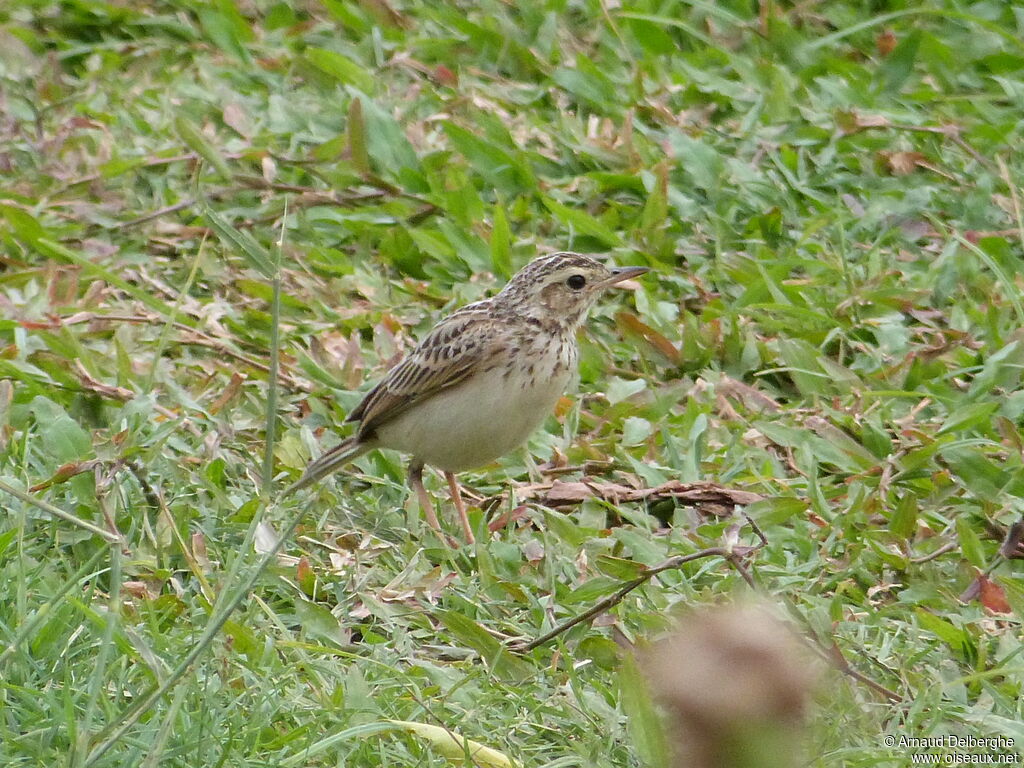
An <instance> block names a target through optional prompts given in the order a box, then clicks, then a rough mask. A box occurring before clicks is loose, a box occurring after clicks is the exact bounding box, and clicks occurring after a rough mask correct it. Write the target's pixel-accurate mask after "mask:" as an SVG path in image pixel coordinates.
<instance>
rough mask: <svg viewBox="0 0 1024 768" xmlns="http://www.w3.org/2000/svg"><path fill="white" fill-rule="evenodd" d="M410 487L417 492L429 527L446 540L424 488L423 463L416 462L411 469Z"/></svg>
mask: <svg viewBox="0 0 1024 768" xmlns="http://www.w3.org/2000/svg"><path fill="white" fill-rule="evenodd" d="M409 485H411V486H412V489H413V490H414V491H416V498H417V499H418V500H419V502H420V508H421V509H422V510H423V514H424V515H425V516H426V518H427V525H429V526H430V527H431V528H433V529H434V530H435V531H436V532H437V533H438V534H440V536H441V538H442V539H444V538H445V535H444V532H443V531H442V530H441V524H440V523H439V522H437V514H436V513H435V512H434V504H433V503H432V502H431V501H430V496H429V495H428V494H427V489H426V488H424V487H423V462H419V461H414V462H413V463H412V466H410V467H409Z"/></svg>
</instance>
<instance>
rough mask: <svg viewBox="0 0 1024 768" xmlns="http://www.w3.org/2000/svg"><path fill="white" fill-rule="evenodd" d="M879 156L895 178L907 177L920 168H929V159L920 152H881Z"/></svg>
mask: <svg viewBox="0 0 1024 768" xmlns="http://www.w3.org/2000/svg"><path fill="white" fill-rule="evenodd" d="M878 156H879V157H881V158H882V160H883V161H884V162H885V165H886V167H888V169H889V170H890V171H891V172H892V174H893V175H894V176H906V175H908V174H911V173H913V172H914V171H915V170H917V169H918V168H927V167H928V166H929V163H928V158H926V157H925V156H924V155H922V154H921V153H920V152H888V151H883V152H879V153H878Z"/></svg>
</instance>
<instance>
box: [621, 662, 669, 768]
mask: <svg viewBox="0 0 1024 768" xmlns="http://www.w3.org/2000/svg"><path fill="white" fill-rule="evenodd" d="M619 693H620V695H621V697H622V709H623V711H625V713H626V717H627V718H628V719H627V721H626V723H627V726H628V728H629V733H630V735H631V736H632V742H633V745H634V746H635V747H636V750H637V753H638V754H639V755H640V759H641V760H642V761H643V763H644V765H646V766H647V767H648V768H669V766H670V765H671V762H670V755H669V746H668V739H667V738H666V735H665V726H664V724H663V723H662V721H661V717H660V715H659V714H658V710H657V709H656V708H655V706H654V701H653V700H652V699H651V694H650V691H649V690H648V688H647V682H646V681H645V680H644V678H643V675H642V674H640V669H639V667H638V666H637V663H636V660H635V659H634V658H633V657H632V656H631V655H628V654H627V655H626V656H625V657H624V658H623V660H622V665H621V666H620V667H619Z"/></svg>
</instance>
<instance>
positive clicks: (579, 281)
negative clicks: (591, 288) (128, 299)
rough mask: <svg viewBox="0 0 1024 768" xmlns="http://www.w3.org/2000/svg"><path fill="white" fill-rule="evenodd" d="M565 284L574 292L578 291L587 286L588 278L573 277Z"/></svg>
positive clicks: (581, 276)
mask: <svg viewBox="0 0 1024 768" xmlns="http://www.w3.org/2000/svg"><path fill="white" fill-rule="evenodd" d="M565 284H566V285H568V286H569V287H570V288H572V289H573V290H574V291H578V290H579V289H580V288H582V287H583V286H584V285H586V284H587V278H585V277H584V276H583V275H573V276H572V277H570V278H569V279H568V280H566V281H565Z"/></svg>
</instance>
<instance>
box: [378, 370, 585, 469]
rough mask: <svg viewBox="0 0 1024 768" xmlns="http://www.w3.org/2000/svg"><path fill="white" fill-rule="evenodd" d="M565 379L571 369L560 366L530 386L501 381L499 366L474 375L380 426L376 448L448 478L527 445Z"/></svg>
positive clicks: (514, 379) (512, 378)
mask: <svg viewBox="0 0 1024 768" xmlns="http://www.w3.org/2000/svg"><path fill="white" fill-rule="evenodd" d="M545 373H547V372H545ZM570 374H571V366H568V365H563V366H560V370H559V371H558V372H557V373H554V374H553V375H543V374H541V375H539V376H537V377H536V380H535V382H534V384H533V386H529V385H527V382H526V381H525V379H524V378H523V377H506V376H505V369H504V366H502V367H498V368H495V369H494V370H492V371H488V372H485V373H480V374H477V375H476V376H473V377H472V378H470V379H469V380H467V381H465V382H463V383H462V384H459V385H457V386H454V387H452V388H450V389H446V390H442V391H441V392H439V393H437V394H436V395H434V396H432V397H430V398H429V399H427V400H425V401H423V402H422V403H418V404H417V405H416V406H415V407H414V408H411V409H409V410H408V411H406V412H405V413H403V414H400V415H399V416H397V417H395V419H393V420H392V421H389V422H388V423H387V424H384V425H382V426H380V427H379V428H378V429H377V440H376V445H377V446H379V447H381V448H392V449H394V450H398V451H402V452H404V453H409V454H412V456H413V458H414V459H416V460H419V461H422V462H424V463H425V464H429V465H431V466H433V467H437V468H438V469H442V470H445V471H448V472H461V471H463V470H466V469H472V468H474V467H479V466H481V465H483V464H487V463H489V462H491V461H494V460H495V459H497V458H498V457H499V456H503V455H504V454H506V453H508V452H509V451H511V450H513V449H514V448H517V447H518V446H520V445H522V444H523V443H524V442H526V439H527V438H528V437H529V436H530V434H531V433H532V432H533V431H534V430H535V429H537V427H539V426H540V425H541V423H542V422H543V421H544V419H545V418H546V417H547V415H548V414H549V413H551V411H552V410H553V409H554V407H555V403H556V402H558V398H559V397H561V396H562V394H563V393H564V392H565V386H566V384H567V383H568V381H569V376H570ZM516 379H522V380H516Z"/></svg>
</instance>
